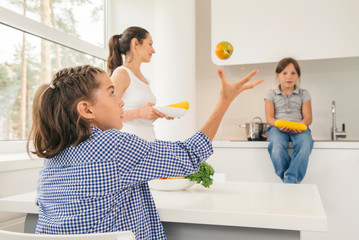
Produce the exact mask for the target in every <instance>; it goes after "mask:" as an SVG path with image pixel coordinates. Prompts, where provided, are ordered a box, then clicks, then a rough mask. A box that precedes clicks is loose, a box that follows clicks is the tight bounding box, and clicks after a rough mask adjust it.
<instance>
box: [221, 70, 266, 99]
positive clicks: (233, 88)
mask: <svg viewBox="0 0 359 240" xmlns="http://www.w3.org/2000/svg"><path fill="white" fill-rule="evenodd" d="M257 72H258V70H253V71H252V72H250V73H249V74H248V75H247V76H245V77H244V78H242V79H241V80H239V81H237V82H233V83H232V82H228V81H227V78H226V75H225V74H224V72H223V70H222V69H220V68H219V69H218V70H217V73H218V76H219V78H220V79H221V91H220V97H221V98H222V100H224V101H225V102H227V103H231V102H232V101H233V100H234V99H235V98H236V97H237V96H238V95H239V94H240V93H241V92H243V91H244V90H247V89H251V88H254V87H255V86H257V85H258V84H260V83H261V82H263V81H264V79H259V80H256V81H253V82H249V80H250V79H251V78H252V77H253V76H254V75H255V74H256V73H257Z"/></svg>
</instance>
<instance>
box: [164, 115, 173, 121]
mask: <svg viewBox="0 0 359 240" xmlns="http://www.w3.org/2000/svg"><path fill="white" fill-rule="evenodd" d="M165 118H166V119H167V120H173V119H175V118H174V117H167V116H166V117H165Z"/></svg>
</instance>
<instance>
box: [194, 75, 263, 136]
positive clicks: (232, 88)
mask: <svg viewBox="0 0 359 240" xmlns="http://www.w3.org/2000/svg"><path fill="white" fill-rule="evenodd" d="M257 72H258V70H254V71H252V72H250V73H249V74H248V75H247V76H245V77H244V78H242V79H241V80H239V81H237V82H233V83H232V82H229V81H227V78H226V75H225V74H224V72H223V71H222V69H218V70H217V73H218V76H219V78H220V79H221V90H220V94H219V99H218V102H217V104H216V106H215V108H214V110H213V112H212V114H211V115H210V116H209V118H208V120H207V122H206V123H205V124H204V126H203V127H202V128H201V130H200V131H201V132H202V133H204V134H205V135H206V136H207V137H208V138H209V139H210V140H211V141H212V140H213V138H214V136H215V135H216V133H217V130H218V127H219V125H220V123H221V121H222V118H223V116H224V114H225V113H226V111H227V109H228V107H229V106H230V104H231V103H232V101H233V100H234V99H235V98H236V97H237V96H238V95H239V94H240V93H241V92H243V91H244V90H247V89H251V88H254V87H255V86H257V85H258V84H260V83H261V82H263V81H264V79H259V80H256V81H253V82H249V80H250V79H251V78H252V77H253V76H254V75H255V74H256V73H257Z"/></svg>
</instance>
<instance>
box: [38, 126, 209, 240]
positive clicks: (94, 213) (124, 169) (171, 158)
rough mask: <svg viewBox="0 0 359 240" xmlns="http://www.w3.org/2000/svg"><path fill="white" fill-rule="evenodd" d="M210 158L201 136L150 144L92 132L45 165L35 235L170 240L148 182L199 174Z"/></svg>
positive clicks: (118, 133) (126, 136) (111, 132)
mask: <svg viewBox="0 0 359 240" xmlns="http://www.w3.org/2000/svg"><path fill="white" fill-rule="evenodd" d="M212 153H213V149H212V144H211V142H210V141H209V139H208V138H207V137H206V136H205V135H204V134H203V133H201V132H197V133H196V134H195V135H193V136H192V137H191V138H189V139H187V140H185V141H184V142H168V141H160V140H156V141H154V142H148V141H146V140H143V139H141V138H139V137H137V136H135V135H132V134H128V133H124V132H121V131H119V130H116V129H111V130H108V131H101V130H100V129H98V128H95V127H92V134H91V136H90V138H89V139H88V140H86V141H84V142H82V143H81V144H80V145H78V146H71V147H68V148H67V149H65V150H63V151H62V152H60V153H59V154H58V155H56V156H55V157H54V158H51V159H45V160H44V166H43V168H42V169H41V171H40V177H39V181H38V197H37V205H38V206H39V220H38V224H37V228H36V233H43V234H84V233H95V232H114V231H126V230H130V231H132V232H133V233H134V234H135V236H136V239H156V240H158V239H166V236H165V233H164V230H163V227H162V224H161V222H160V219H159V216H158V213H157V211H156V206H155V203H154V201H153V198H152V195H151V193H150V190H149V188H148V184H147V182H148V181H149V180H151V179H155V178H162V177H175V176H186V175H189V174H191V173H193V172H196V171H198V168H199V165H200V164H201V163H202V162H203V161H204V160H206V159H207V158H208V157H209V156H210V155H211V154H212Z"/></svg>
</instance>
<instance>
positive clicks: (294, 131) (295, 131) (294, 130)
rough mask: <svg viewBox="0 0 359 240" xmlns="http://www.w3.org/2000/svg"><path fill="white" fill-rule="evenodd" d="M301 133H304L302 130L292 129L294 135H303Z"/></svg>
mask: <svg viewBox="0 0 359 240" xmlns="http://www.w3.org/2000/svg"><path fill="white" fill-rule="evenodd" d="M301 132H302V131H301V130H298V129H292V133H294V134H297V133H301Z"/></svg>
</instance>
